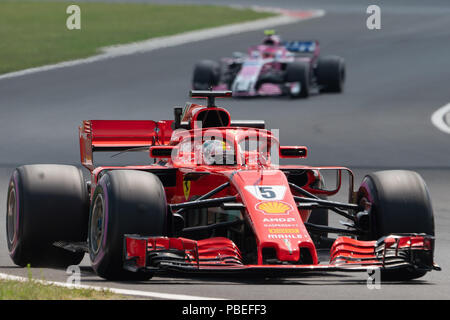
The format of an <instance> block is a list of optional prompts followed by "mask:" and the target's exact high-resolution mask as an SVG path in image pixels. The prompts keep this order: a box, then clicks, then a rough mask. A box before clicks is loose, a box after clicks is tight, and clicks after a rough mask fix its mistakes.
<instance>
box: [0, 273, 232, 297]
mask: <svg viewBox="0 0 450 320" xmlns="http://www.w3.org/2000/svg"><path fill="white" fill-rule="evenodd" d="M0 279H2V280H13V281H20V282H26V281H29V280H28V278H25V277H19V276H13V275H10V274H6V273H0ZM32 281H34V282H37V283H40V284H44V285H54V286H59V287H65V288H68V289H90V290H96V291H105V290H108V291H109V292H112V293H116V294H122V295H129V296H139V297H146V298H156V299H168V300H224V299H219V298H211V297H199V296H191V295H184V294H172V293H161V292H150V291H141V290H127V289H119V288H109V287H97V286H88V285H75V284H71V283H66V282H57V281H46V280H35V279H33V280H32Z"/></svg>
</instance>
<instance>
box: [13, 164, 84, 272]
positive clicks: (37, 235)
mask: <svg viewBox="0 0 450 320" xmlns="http://www.w3.org/2000/svg"><path fill="white" fill-rule="evenodd" d="M88 213H89V195H88V191H87V186H86V184H85V182H84V179H83V174H82V172H81V170H80V169H78V168H76V167H74V166H66V165H26V166H22V167H19V168H17V169H15V170H14V172H13V174H12V176H11V180H10V182H9V187H8V196H7V213H6V235H7V244H8V250H9V255H10V256H11V258H12V260H13V262H14V263H15V264H16V265H19V266H21V267H24V266H26V265H27V264H30V265H31V266H32V267H67V266H69V265H77V264H79V263H80V262H81V260H82V259H83V256H84V252H76V253H74V252H70V251H67V250H64V249H62V248H58V247H55V246H54V245H53V243H54V242H57V241H68V242H81V241H86V238H87V224H88Z"/></svg>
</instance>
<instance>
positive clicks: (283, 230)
mask: <svg viewBox="0 0 450 320" xmlns="http://www.w3.org/2000/svg"><path fill="white" fill-rule="evenodd" d="M269 233H273V234H296V233H300V230H298V229H296V228H293V229H287V228H277V229H275V228H270V229H269Z"/></svg>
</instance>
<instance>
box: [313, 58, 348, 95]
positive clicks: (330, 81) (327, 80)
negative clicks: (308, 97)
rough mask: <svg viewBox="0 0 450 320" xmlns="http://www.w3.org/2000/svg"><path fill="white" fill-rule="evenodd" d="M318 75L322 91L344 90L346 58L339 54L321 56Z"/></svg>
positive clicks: (318, 63)
mask: <svg viewBox="0 0 450 320" xmlns="http://www.w3.org/2000/svg"><path fill="white" fill-rule="evenodd" d="M316 77H317V84H318V85H319V87H320V88H321V89H320V91H321V92H337V93H339V92H342V91H343V90H344V82H345V62H344V59H342V58H341V57H338V56H328V57H323V58H319V60H318V62H317V68H316Z"/></svg>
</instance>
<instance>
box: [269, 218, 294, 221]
mask: <svg viewBox="0 0 450 320" xmlns="http://www.w3.org/2000/svg"><path fill="white" fill-rule="evenodd" d="M263 222H295V218H264V219H263Z"/></svg>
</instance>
